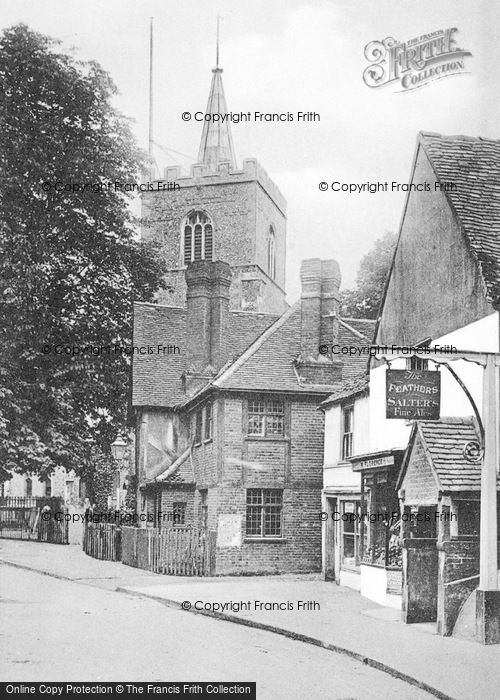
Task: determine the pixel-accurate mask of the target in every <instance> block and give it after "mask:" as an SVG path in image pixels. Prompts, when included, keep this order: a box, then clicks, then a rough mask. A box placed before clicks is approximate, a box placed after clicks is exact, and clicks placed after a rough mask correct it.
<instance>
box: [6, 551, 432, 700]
mask: <svg viewBox="0 0 500 700" xmlns="http://www.w3.org/2000/svg"><path fill="white" fill-rule="evenodd" d="M381 643H383V640H381ZM0 644H1V648H2V652H1V654H0V677H1V678H2V680H3V681H18V682H23V681H115V682H116V681H130V682H132V681H176V682H185V681H189V682H191V681H256V682H257V697H258V698H259V700H267V699H269V700H271V699H273V700H274V699H275V698H276V699H280V698H283V699H285V698H292V699H293V698H297V699H298V698H301V699H302V698H307V699H309V698H321V699H322V698H325V700H340V699H342V700H347V699H349V700H352V699H354V698H356V699H357V698H359V699H360V700H361V699H362V700H371V699H372V698H373V699H375V698H376V699H377V700H378V699H379V698H388V699H391V698H394V699H396V698H397V699H398V700H405V699H408V700H424V699H428V698H429V697H431V696H429V695H427V694H426V693H424V692H422V691H420V690H418V689H417V688H415V687H412V686H409V685H406V684H405V683H403V682H402V681H399V680H396V679H394V678H392V677H390V676H388V675H387V674H385V673H382V672H380V671H377V670H375V669H372V668H369V667H367V666H364V665H363V664H360V663H358V662H356V661H353V660H352V659H350V658H348V657H345V656H341V655H338V654H334V653H332V652H328V651H325V650H323V649H316V648H314V647H311V646H310V645H307V644H303V643H301V642H296V641H293V640H289V639H285V638H281V637H278V636H276V635H273V634H271V633H268V632H264V631H262V630H255V629H250V628H245V627H240V626H239V625H233V624H231V623H228V622H223V621H219V620H215V619H211V618H206V617H202V616H197V615H192V614H190V613H184V612H182V611H180V610H174V609H172V608H167V607H165V606H163V605H161V604H160V603H156V602H154V601H151V600H145V599H140V598H137V597H134V596H129V595H126V594H123V593H117V592H112V591H107V590H103V589H101V588H96V587H93V586H89V585H85V584H81V583H73V582H69V581H60V580H58V579H54V578H51V577H48V576H43V575H41V574H38V573H32V572H28V571H22V570H19V569H15V568H13V567H9V566H4V565H2V566H0Z"/></svg>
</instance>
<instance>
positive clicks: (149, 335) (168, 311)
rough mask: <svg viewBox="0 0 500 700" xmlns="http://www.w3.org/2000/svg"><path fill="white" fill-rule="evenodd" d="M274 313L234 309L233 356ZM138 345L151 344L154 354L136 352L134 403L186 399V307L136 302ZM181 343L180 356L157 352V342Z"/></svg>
mask: <svg viewBox="0 0 500 700" xmlns="http://www.w3.org/2000/svg"><path fill="white" fill-rule="evenodd" d="M276 318H277V316H276V315H272V314H259V313H251V312H231V313H230V332H229V336H228V338H227V340H228V345H229V351H230V353H231V356H232V357H238V356H239V355H241V353H242V352H243V351H244V350H245V349H246V348H247V347H248V346H249V345H250V344H251V343H252V342H253V341H254V340H255V338H256V337H257V336H259V335H261V334H262V332H263V331H264V330H265V329H266V328H268V327H269V326H270V325H271V324H272V323H273V322H274V321H275V320H276ZM133 344H134V346H139V347H147V346H148V345H149V346H151V347H152V348H153V350H154V352H153V353H151V354H144V355H139V354H134V356H133V375H132V376H133V382H132V403H133V405H134V406H175V405H177V404H180V403H183V402H184V401H185V400H186V395H185V393H184V392H183V387H182V381H181V376H182V374H183V372H184V371H185V369H186V355H185V351H186V309H182V308H174V307H171V306H161V305H158V304H145V303H144V304H143V303H136V304H134V343H133ZM159 344H163V345H177V346H178V347H179V349H180V355H176V354H165V355H163V354H162V353H157V352H156V348H157V345H159Z"/></svg>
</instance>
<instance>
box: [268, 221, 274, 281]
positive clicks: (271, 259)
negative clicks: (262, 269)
mask: <svg viewBox="0 0 500 700" xmlns="http://www.w3.org/2000/svg"><path fill="white" fill-rule="evenodd" d="M267 273H268V275H269V277H270V278H271V279H275V278H276V236H275V234H274V228H273V227H272V226H270V227H269V238H268V241H267Z"/></svg>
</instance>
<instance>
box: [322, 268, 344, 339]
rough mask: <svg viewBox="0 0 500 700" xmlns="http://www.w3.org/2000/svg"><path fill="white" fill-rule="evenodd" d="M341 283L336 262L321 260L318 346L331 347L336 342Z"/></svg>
mask: <svg viewBox="0 0 500 700" xmlns="http://www.w3.org/2000/svg"><path fill="white" fill-rule="evenodd" d="M341 281H342V276H341V274H340V267H339V264H338V262H337V261H336V260H322V261H321V329H320V344H324V345H328V346H331V345H334V344H335V343H337V342H338V339H339V318H340V291H339V290H340V283H341Z"/></svg>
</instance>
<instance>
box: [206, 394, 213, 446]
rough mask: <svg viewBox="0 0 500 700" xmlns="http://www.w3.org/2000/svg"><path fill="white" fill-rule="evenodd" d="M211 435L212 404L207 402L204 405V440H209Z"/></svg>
mask: <svg viewBox="0 0 500 700" xmlns="http://www.w3.org/2000/svg"><path fill="white" fill-rule="evenodd" d="M211 437H212V404H211V403H209V404H207V405H206V407H205V440H210V438H211Z"/></svg>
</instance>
